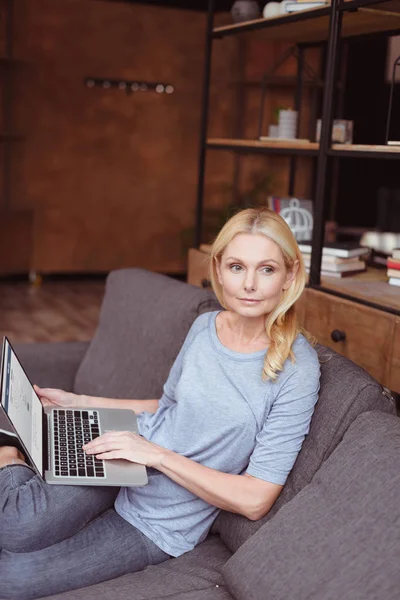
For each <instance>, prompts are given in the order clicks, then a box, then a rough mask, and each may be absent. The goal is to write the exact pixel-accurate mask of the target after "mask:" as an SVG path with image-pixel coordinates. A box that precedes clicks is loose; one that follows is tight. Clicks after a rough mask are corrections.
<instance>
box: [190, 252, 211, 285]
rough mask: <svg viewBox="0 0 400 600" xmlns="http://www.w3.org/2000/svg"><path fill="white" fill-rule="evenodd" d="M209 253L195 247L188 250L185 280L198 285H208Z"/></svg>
mask: <svg viewBox="0 0 400 600" xmlns="http://www.w3.org/2000/svg"><path fill="white" fill-rule="evenodd" d="M209 265H210V255H209V254H207V253H206V252H202V251H201V250H197V249H196V248H190V249H189V252H188V274H187V282H188V283H191V284H192V285H197V286H199V287H210V277H209V275H210V274H209Z"/></svg>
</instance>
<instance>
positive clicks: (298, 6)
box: [285, 0, 330, 13]
mask: <svg viewBox="0 0 400 600" xmlns="http://www.w3.org/2000/svg"><path fill="white" fill-rule="evenodd" d="M329 5H330V2H324V1H323V0H320V1H315V2H313V1H308V2H288V3H287V4H285V12H287V13H293V12H299V11H301V10H308V9H310V8H320V7H321V6H329Z"/></svg>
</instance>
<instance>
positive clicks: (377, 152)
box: [329, 144, 400, 159]
mask: <svg viewBox="0 0 400 600" xmlns="http://www.w3.org/2000/svg"><path fill="white" fill-rule="evenodd" d="M329 154H330V155H331V156H348V157H350V158H351V157H354V158H357V157H363V158H368V157H369V158H379V157H380V156H381V157H382V158H395V159H400V146H386V145H382V146H376V145H373V146H370V145H365V144H332V148H331V150H329Z"/></svg>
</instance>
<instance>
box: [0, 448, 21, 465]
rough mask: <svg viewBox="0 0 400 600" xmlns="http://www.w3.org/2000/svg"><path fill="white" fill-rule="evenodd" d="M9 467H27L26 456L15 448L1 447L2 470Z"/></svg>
mask: <svg viewBox="0 0 400 600" xmlns="http://www.w3.org/2000/svg"><path fill="white" fill-rule="evenodd" d="M7 465H26V462H25V458H24V455H23V454H22V453H21V452H20V451H19V450H18V448H14V446H0V469H1V468H2V467H5V466H7Z"/></svg>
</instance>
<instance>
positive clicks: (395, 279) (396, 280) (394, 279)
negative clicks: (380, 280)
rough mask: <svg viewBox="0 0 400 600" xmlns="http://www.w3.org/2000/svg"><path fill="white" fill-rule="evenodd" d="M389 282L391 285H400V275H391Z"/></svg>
mask: <svg viewBox="0 0 400 600" xmlns="http://www.w3.org/2000/svg"><path fill="white" fill-rule="evenodd" d="M389 283H390V285H397V286H399V287H400V277H391V278H390V279H389Z"/></svg>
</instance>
